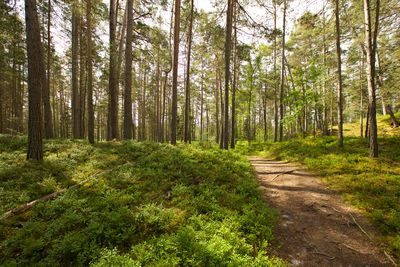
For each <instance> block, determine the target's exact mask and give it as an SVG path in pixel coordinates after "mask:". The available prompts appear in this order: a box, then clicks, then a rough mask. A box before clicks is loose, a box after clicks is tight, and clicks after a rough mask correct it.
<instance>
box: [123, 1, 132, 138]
mask: <svg viewBox="0 0 400 267" xmlns="http://www.w3.org/2000/svg"><path fill="white" fill-rule="evenodd" d="M126 5H127V11H126V12H127V17H128V19H127V28H128V29H127V32H126V43H125V94H124V139H125V140H127V139H131V138H132V27H133V0H127V3H126Z"/></svg>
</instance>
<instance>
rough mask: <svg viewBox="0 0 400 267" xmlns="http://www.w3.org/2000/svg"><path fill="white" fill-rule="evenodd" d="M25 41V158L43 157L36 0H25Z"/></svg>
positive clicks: (40, 47)
mask: <svg viewBox="0 0 400 267" xmlns="http://www.w3.org/2000/svg"><path fill="white" fill-rule="evenodd" d="M25 21H26V43H27V54H28V92H29V94H28V103H29V119H28V152H27V159H36V160H39V161H40V160H42V159H43V148H42V124H43V120H42V84H41V83H42V81H43V80H42V79H41V76H42V74H41V72H42V69H43V65H44V64H43V63H44V62H43V50H42V42H41V40H40V27H39V21H38V15H37V7H36V0H25Z"/></svg>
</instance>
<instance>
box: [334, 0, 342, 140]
mask: <svg viewBox="0 0 400 267" xmlns="http://www.w3.org/2000/svg"><path fill="white" fill-rule="evenodd" d="M335 4H336V8H335V18H336V56H337V70H338V73H337V83H338V84H337V86H338V146H339V147H343V104H342V59H341V49H340V23H339V0H335Z"/></svg>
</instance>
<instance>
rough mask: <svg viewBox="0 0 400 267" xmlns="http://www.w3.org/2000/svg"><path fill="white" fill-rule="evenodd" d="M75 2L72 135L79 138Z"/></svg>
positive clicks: (76, 16)
mask: <svg viewBox="0 0 400 267" xmlns="http://www.w3.org/2000/svg"><path fill="white" fill-rule="evenodd" d="M77 12H78V11H77V7H76V6H75V3H72V48H71V49H72V137H73V138H75V139H77V138H79V127H80V112H79V104H80V101H79V88H78V76H77V69H78V14H77Z"/></svg>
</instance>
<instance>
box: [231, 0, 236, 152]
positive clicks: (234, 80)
mask: <svg viewBox="0 0 400 267" xmlns="http://www.w3.org/2000/svg"><path fill="white" fill-rule="evenodd" d="M237 7H238V4H237V2H236V1H233V10H234V12H235V13H234V15H233V17H234V23H235V26H234V44H233V45H234V55H233V82H232V108H231V110H232V123H231V127H232V130H231V148H232V149H234V148H235V127H236V114H235V112H236V110H235V109H236V103H235V101H236V85H237V83H236V80H237Z"/></svg>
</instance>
